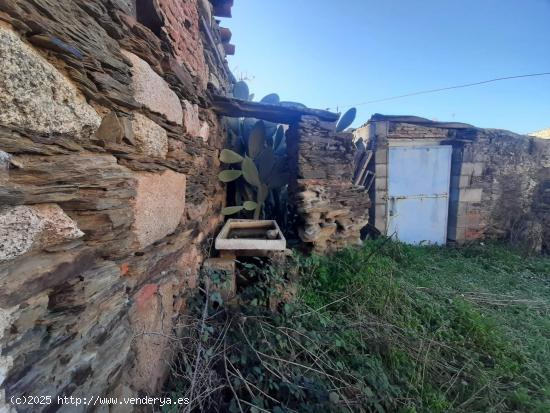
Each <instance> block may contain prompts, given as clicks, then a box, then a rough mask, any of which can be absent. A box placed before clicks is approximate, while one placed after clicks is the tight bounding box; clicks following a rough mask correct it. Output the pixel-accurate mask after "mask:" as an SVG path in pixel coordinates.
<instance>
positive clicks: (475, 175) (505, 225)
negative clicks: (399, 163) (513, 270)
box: [369, 116, 550, 251]
mask: <svg viewBox="0 0 550 413" xmlns="http://www.w3.org/2000/svg"><path fill="white" fill-rule="evenodd" d="M406 118H410V120H409V121H407V119H406ZM369 130H370V133H371V134H372V137H373V140H374V146H375V149H376V151H375V157H374V158H375V162H374V168H375V172H376V183H375V199H376V205H375V216H376V218H375V226H376V228H377V229H379V230H380V231H382V232H383V233H385V231H386V222H387V208H386V204H387V181H388V178H387V176H388V165H387V164H388V148H389V146H391V145H397V146H403V145H409V146H410V145H413V146H414V145H434V144H435V145H438V144H442V145H443V144H444V145H452V147H453V151H452V160H451V179H450V193H449V221H448V232H447V236H448V239H449V240H452V241H457V242H459V243H463V242H467V241H472V240H478V239H482V238H497V239H507V240H510V241H513V242H515V243H517V244H520V245H521V246H523V247H525V248H526V249H528V250H534V251H537V250H540V249H542V248H546V249H549V248H550V233H549V231H550V226H549V225H548V222H549V219H550V217H549V213H548V212H549V210H550V203H549V191H548V188H549V186H550V180H549V178H550V176H549V174H550V172H549V171H550V169H549V167H550V141H548V140H544V139H539V138H535V137H530V136H523V135H518V134H515V133H512V132H509V131H505V130H498V129H480V128H475V127H473V126H471V125H466V124H460V123H441V122H431V121H428V120H427V119H421V118H415V117H391V116H390V117H387V119H384V117H375V118H374V120H373V121H372V122H370V123H369Z"/></svg>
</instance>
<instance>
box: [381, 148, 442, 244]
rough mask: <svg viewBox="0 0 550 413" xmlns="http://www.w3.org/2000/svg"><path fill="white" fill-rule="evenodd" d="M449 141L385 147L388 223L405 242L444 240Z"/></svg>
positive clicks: (391, 231) (433, 242)
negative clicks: (446, 142)
mask: <svg viewBox="0 0 550 413" xmlns="http://www.w3.org/2000/svg"><path fill="white" fill-rule="evenodd" d="M451 153H452V147H451V146H449V145H440V146H406V147H405V146H403V147H390V148H389V163H388V205H387V208H388V209H387V210H388V226H387V234H388V235H392V234H395V235H396V236H397V238H398V239H399V240H400V241H403V242H406V243H408V244H438V245H441V244H445V243H446V242H447V218H448V211H449V184H450V175H451Z"/></svg>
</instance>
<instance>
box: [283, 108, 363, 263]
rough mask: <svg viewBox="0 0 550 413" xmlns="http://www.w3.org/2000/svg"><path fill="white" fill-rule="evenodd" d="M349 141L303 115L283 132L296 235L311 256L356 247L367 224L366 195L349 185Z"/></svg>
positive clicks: (332, 127) (351, 151) (347, 136)
mask: <svg viewBox="0 0 550 413" xmlns="http://www.w3.org/2000/svg"><path fill="white" fill-rule="evenodd" d="M352 138H353V136H352V135H351V134H349V133H336V132H335V125H334V123H327V122H322V121H320V120H319V119H317V118H315V117H312V116H302V118H301V120H300V122H299V123H298V124H297V125H291V127H290V129H289V130H288V132H287V142H288V145H289V146H288V151H289V155H290V158H291V161H290V164H291V165H292V167H293V168H294V170H292V171H291V173H292V176H293V180H292V181H291V193H292V194H293V200H294V206H295V207H296V211H297V213H298V216H299V219H300V222H299V225H300V226H299V236H300V238H301V240H302V241H303V242H304V243H306V245H309V246H311V248H312V249H313V250H314V251H315V252H319V253H324V252H332V251H336V250H338V249H341V248H344V247H346V246H349V245H359V244H360V243H361V238H360V232H361V229H362V228H363V227H364V226H365V225H367V223H368V213H369V207H370V199H369V196H368V194H367V192H366V191H365V188H364V187H362V186H357V185H353V184H352V175H353V159H354V149H353V145H352Z"/></svg>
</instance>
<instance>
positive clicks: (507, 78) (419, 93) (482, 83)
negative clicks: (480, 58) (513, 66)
mask: <svg viewBox="0 0 550 413" xmlns="http://www.w3.org/2000/svg"><path fill="white" fill-rule="evenodd" d="M547 75H550V72H543V73H530V74H527V75H517V76H506V77H497V78H495V79H489V80H483V81H481V82H475V83H464V84H462V85H456V86H448V87H442V88H438V89H428V90H422V91H419V92H412V93H407V94H405V95H397V96H390V97H387V98H382V99H375V100H369V101H366V102H360V103H355V104H352V105H344V106H341V107H340V106H339V109H341V108H351V107H354V106H362V105H368V104H370V103H379V102H386V101H388V100H395V99H401V98H406V97H410V96H417V95H425V94H428V93H435V92H442V91H444V90H451V89H460V88H464V87H470V86H478V85H484V84H486V83H492V82H498V81H500V80H509V79H519V78H523V77H535V76H547Z"/></svg>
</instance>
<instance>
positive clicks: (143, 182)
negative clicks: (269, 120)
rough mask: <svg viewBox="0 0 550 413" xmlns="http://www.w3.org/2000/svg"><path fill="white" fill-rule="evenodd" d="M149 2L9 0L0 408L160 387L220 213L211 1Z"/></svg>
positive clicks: (1, 144)
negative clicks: (15, 399)
mask: <svg viewBox="0 0 550 413" xmlns="http://www.w3.org/2000/svg"><path fill="white" fill-rule="evenodd" d="M145 3H146V2H144V1H138V10H136V4H135V2H133V1H132V0H97V1H93V2H92V1H87V0H62V1H59V0H4V1H1V2H0V411H11V410H12V409H13V406H10V405H9V398H10V397H11V396H12V395H16V396H25V395H33V396H41V395H43V396H53V398H54V400H55V398H56V396H57V395H66V396H70V395H73V396H79V397H87V396H89V395H97V396H108V395H127V396H136V395H137V394H144V393H148V394H150V393H154V392H156V391H157V390H158V388H159V386H160V384H161V383H162V381H163V379H164V375H165V373H166V369H167V361H168V360H169V358H170V354H169V346H168V339H167V338H166V337H168V336H170V335H172V328H173V324H174V320H175V318H176V317H177V315H178V313H179V312H180V309H181V308H182V306H183V305H184V301H185V292H186V290H187V289H188V288H191V287H193V285H194V283H195V276H196V273H197V269H198V267H199V265H200V263H201V262H202V258H203V247H204V246H205V244H206V243H207V241H208V238H209V237H212V236H213V234H214V231H215V230H216V228H217V227H218V226H219V224H220V222H221V218H220V214H219V211H220V208H221V207H222V204H223V202H224V198H225V195H224V190H223V188H222V187H221V185H220V184H219V182H218V180H217V178H216V175H217V172H218V171H219V162H218V160H217V159H218V153H219V150H220V148H221V147H222V144H223V140H224V139H223V136H224V134H223V133H222V130H221V126H220V123H219V120H218V118H217V117H216V115H215V114H214V113H213V112H211V111H209V110H208V109H206V108H207V107H208V94H207V87H208V88H209V89H213V90H214V91H215V92H216V93H218V94H222V95H223V94H225V93H226V89H227V87H228V85H229V81H228V79H227V75H226V71H225V69H224V67H223V65H222V64H221V63H220V62H219V58H220V57H219V56H220V55H219V53H220V52H219V50H216V49H217V46H216V44H212V43H215V40H216V38H217V25H216V23H215V22H214V21H213V20H212V18H211V9H210V7H211V6H210V3H208V2H207V1H206V0H159V1H156V0H155V1H154V3H153V0H151V1H150V6H153V7H154V8H153V9H154V10H156V12H157V13H158V15H157V16H156V18H157V19H158V21H159V22H161V25H160V27H153V26H151V28H148V27H145V26H144V25H143V24H141V23H140V22H139V21H138V20H137V18H136V16H139V14H140V13H139V12H140V10H139V7H142V6H143V4H145ZM140 5H141V6H140ZM201 16H202V17H201ZM201 18H204V21H205V22H206V24H207V26H208V27H209V28H210V30H211V31H212V33H213V36H214V37H213V38H214V42H212V41H211V40H210V39H211V37H209V36H207V35H206V34H205V32H204V30H201V21H200V20H201ZM151 29H152V30H151ZM157 29H160V30H157ZM147 332H155V333H161V334H157V335H148V334H146V333H147ZM163 334H164V336H163ZM57 407H58V406H50V407H49V408H48V406H31V407H29V406H26V407H20V410H29V411H31V410H32V411H37V410H40V409H44V410H46V409H48V410H49V411H51V410H55V409H56V408H57ZM66 409H69V410H70V409H71V407H70V406H69V407H66ZM71 411H74V410H71Z"/></svg>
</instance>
